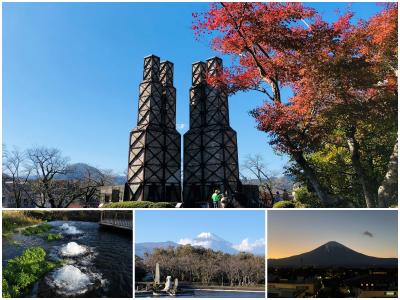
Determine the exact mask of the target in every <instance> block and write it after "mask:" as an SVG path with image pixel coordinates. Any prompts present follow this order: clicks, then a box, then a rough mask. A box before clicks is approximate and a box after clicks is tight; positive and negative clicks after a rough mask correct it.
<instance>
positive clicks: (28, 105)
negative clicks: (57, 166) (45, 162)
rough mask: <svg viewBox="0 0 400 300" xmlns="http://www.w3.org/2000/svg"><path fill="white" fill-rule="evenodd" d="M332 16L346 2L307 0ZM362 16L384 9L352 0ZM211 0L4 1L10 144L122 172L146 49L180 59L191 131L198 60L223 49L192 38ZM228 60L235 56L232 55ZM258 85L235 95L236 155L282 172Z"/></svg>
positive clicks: (181, 97) (182, 117)
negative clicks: (262, 115)
mask: <svg viewBox="0 0 400 300" xmlns="http://www.w3.org/2000/svg"><path fill="white" fill-rule="evenodd" d="M309 5H311V6H313V7H315V8H317V9H318V10H319V11H320V12H321V13H322V15H323V17H324V18H325V19H326V20H334V19H336V17H337V14H336V13H335V12H334V11H335V10H337V9H341V10H345V9H346V7H348V4H346V3H324V4H321V3H310V4H309ZM351 7H352V9H353V10H354V11H355V12H356V13H357V14H356V16H357V17H361V18H368V17H370V16H371V15H372V14H374V13H376V12H377V11H379V10H380V9H381V7H380V6H377V5H375V4H373V3H355V4H352V6H351ZM207 8H208V4H207V3H162V4H160V3H90V4H88V3H57V4H52V3H3V98H2V99H3V103H2V107H3V144H5V145H7V147H8V148H11V147H13V146H17V147H18V148H20V149H25V148H29V147H31V146H35V145H45V146H48V147H56V148H59V149H61V150H62V152H63V153H64V155H66V156H68V157H69V158H70V159H71V162H86V163H89V164H91V165H93V166H96V167H99V168H107V169H113V170H114V171H115V172H116V173H122V172H123V171H124V170H125V169H126V165H127V157H128V155H127V153H128V136H129V132H130V130H131V129H132V128H134V127H135V126H136V116H137V112H136V110H137V101H138V85H139V83H140V81H141V75H142V65H143V57H144V56H146V55H149V54H155V55H158V56H160V57H161V59H166V60H170V61H172V62H173V63H174V64H175V78H174V81H175V87H176V88H177V123H178V124H185V127H184V128H182V129H179V131H180V132H181V133H182V134H183V133H184V132H186V131H187V130H188V127H187V124H188V122H189V88H190V79H191V78H190V76H191V70H190V68H191V64H192V62H194V61H198V60H204V59H207V58H209V57H211V56H214V55H217V54H218V53H215V52H214V51H212V50H210V48H209V45H208V42H207V41H206V40H202V41H200V42H197V41H195V39H194V35H193V31H192V29H191V22H192V15H191V14H192V12H199V11H205V10H206V9H207ZM225 63H226V64H228V63H229V59H225ZM262 101H263V96H262V95H261V94H257V93H246V94H243V93H239V94H237V95H235V96H233V97H231V98H230V120H231V126H232V127H233V128H234V129H235V130H236V131H237V133H238V145H239V160H240V161H243V159H244V158H245V157H246V156H247V155H248V154H256V153H259V154H261V155H262V156H263V157H264V159H265V162H266V164H267V166H268V168H269V169H270V170H272V171H277V173H281V172H282V168H283V166H284V165H285V163H286V162H287V157H285V156H280V155H276V154H275V153H274V152H273V150H272V149H271V147H270V146H269V145H268V140H267V136H266V134H265V133H262V132H259V131H257V130H256V128H255V122H254V120H253V119H252V118H251V117H250V116H249V114H248V112H249V111H250V110H251V109H253V108H255V107H256V106H258V105H260V104H262Z"/></svg>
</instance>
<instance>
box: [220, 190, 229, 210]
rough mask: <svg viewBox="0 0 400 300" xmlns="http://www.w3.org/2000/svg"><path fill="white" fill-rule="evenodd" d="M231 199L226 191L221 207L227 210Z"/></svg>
mask: <svg viewBox="0 0 400 300" xmlns="http://www.w3.org/2000/svg"><path fill="white" fill-rule="evenodd" d="M228 203H229V199H228V192H226V191H225V193H224V194H223V195H222V198H221V207H222V208H226V207H228Z"/></svg>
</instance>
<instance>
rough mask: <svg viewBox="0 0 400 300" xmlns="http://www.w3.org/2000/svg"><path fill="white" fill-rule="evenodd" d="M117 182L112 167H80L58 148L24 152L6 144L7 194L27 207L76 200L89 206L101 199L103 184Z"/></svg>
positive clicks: (17, 204)
mask: <svg viewBox="0 0 400 300" xmlns="http://www.w3.org/2000/svg"><path fill="white" fill-rule="evenodd" d="M113 181H114V178H113V174H112V173H111V171H108V170H98V169H96V168H94V167H91V166H89V165H86V164H81V167H80V168H79V170H76V168H75V167H74V165H71V164H69V161H68V158H67V157H64V156H63V155H62V153H61V151H60V150H58V149H54V148H46V147H34V148H30V149H27V150H26V151H20V150H18V149H12V150H8V149H7V148H6V147H5V146H3V195H5V197H9V198H11V199H12V200H13V201H12V202H13V206H15V207H25V206H26V205H27V204H26V203H27V202H28V203H30V204H33V205H34V206H36V207H52V208H64V207H68V206H69V205H70V204H72V203H78V204H79V205H81V206H83V207H85V206H88V205H90V204H91V203H93V201H98V199H99V187H100V186H104V185H108V184H112V183H113ZM6 191H7V192H6ZM6 200H7V199H6ZM29 206H30V205H29Z"/></svg>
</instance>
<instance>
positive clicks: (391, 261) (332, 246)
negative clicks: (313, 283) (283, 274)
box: [268, 242, 397, 267]
mask: <svg viewBox="0 0 400 300" xmlns="http://www.w3.org/2000/svg"><path fill="white" fill-rule="evenodd" d="M268 266H270V267H306V266H313V267H331V266H336V267H372V266H382V267H383V266H387V267H390V266H397V258H380V257H374V256H368V255H365V254H362V253H359V252H357V251H354V250H352V249H350V248H348V247H346V246H344V245H342V244H340V243H338V242H328V243H326V244H324V245H322V246H319V247H318V248H316V249H314V250H312V251H309V252H306V253H302V254H299V255H294V256H290V257H286V258H279V259H268Z"/></svg>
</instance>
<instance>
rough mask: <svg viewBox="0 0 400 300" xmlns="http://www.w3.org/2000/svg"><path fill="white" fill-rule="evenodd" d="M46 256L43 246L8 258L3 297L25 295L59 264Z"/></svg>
mask: <svg viewBox="0 0 400 300" xmlns="http://www.w3.org/2000/svg"><path fill="white" fill-rule="evenodd" d="M45 258H46V251H45V250H44V249H43V248H42V247H30V248H27V249H26V250H25V251H24V252H23V253H22V255H21V256H17V257H15V258H13V259H10V260H8V261H7V266H6V268H4V269H3V280H2V285H3V297H5V298H10V297H12V298H17V297H23V296H24V295H25V294H26V293H27V292H28V291H29V288H30V287H31V286H32V285H33V284H34V283H35V282H37V281H38V280H39V279H40V278H42V277H43V276H44V275H45V274H46V273H47V272H49V271H50V270H52V269H54V268H55V267H57V266H58V264H56V263H53V262H49V261H46V259H45Z"/></svg>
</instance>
